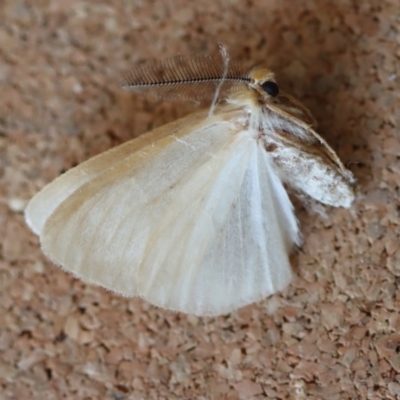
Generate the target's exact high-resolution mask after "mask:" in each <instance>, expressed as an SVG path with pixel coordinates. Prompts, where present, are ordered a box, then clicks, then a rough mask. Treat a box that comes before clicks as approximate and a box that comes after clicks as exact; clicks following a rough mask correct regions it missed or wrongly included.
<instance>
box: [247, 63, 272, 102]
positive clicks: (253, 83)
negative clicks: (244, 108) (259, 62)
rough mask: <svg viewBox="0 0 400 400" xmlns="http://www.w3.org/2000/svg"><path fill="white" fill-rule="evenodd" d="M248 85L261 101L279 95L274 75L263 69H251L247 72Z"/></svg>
mask: <svg viewBox="0 0 400 400" xmlns="http://www.w3.org/2000/svg"><path fill="white" fill-rule="evenodd" d="M249 77H250V84H249V86H250V87H251V88H252V89H254V90H255V91H256V92H257V93H258V94H259V95H261V98H262V99H263V100H268V99H270V98H271V97H277V96H278V95H279V86H278V85H277V84H276V82H275V75H274V73H273V72H272V71H271V70H269V69H268V68H265V67H253V68H252V69H251V70H250V72H249Z"/></svg>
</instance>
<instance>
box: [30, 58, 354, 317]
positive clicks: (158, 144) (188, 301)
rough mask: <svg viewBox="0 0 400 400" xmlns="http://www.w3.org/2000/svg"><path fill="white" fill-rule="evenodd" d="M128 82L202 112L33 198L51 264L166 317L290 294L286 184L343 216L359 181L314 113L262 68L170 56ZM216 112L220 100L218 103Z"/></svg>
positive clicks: (35, 226) (293, 228)
mask: <svg viewBox="0 0 400 400" xmlns="http://www.w3.org/2000/svg"><path fill="white" fill-rule="evenodd" d="M124 87H126V88H132V89H137V90H146V89H152V90H155V93H156V94H158V95H159V96H161V97H163V98H167V99H171V98H173V97H174V96H175V97H177V98H178V99H183V100H185V99H191V100H193V99H194V100H198V99H199V98H203V97H207V96H208V97H209V98H212V97H213V96H214V97H217V98H218V99H219V100H220V99H223V100H224V101H222V102H219V104H217V105H216V106H215V107H214V106H213V109H212V112H208V111H200V112H197V113H194V114H191V115H189V116H187V117H185V118H183V119H180V120H178V121H176V122H172V123H170V124H167V125H165V126H162V127H161V128H158V129H155V130H153V131H151V132H148V133H146V134H144V135H142V136H141V137H139V138H136V139H133V140H131V141H129V142H127V143H125V144H122V145H120V146H118V147H116V148H114V149H111V150H109V151H107V152H105V153H103V154H100V155H98V156H96V157H94V158H92V159H90V160H88V161H86V162H84V163H82V164H81V165H79V166H77V167H75V168H72V169H71V170H69V171H68V172H67V173H65V174H63V175H62V176H60V177H59V178H57V179H56V180H55V181H54V182H52V183H50V184H49V185H47V186H46V187H45V188H43V189H42V190H41V191H40V192H39V193H38V194H36V196H35V197H34V198H33V199H32V200H31V201H30V203H29V204H28V206H27V209H26V214H25V215H26V221H27V223H28V225H29V226H30V227H31V229H32V230H33V231H34V232H35V233H36V234H37V235H39V237H40V241H41V246H42V249H43V252H44V253H45V254H46V255H47V256H48V257H49V258H50V259H51V260H52V261H53V262H54V263H55V264H57V265H60V266H61V267H62V268H63V269H65V270H67V271H69V272H71V273H73V274H74V275H75V276H77V277H79V278H81V279H83V280H84V281H85V282H89V283H94V284H97V285H100V286H103V287H105V288H107V289H110V290H112V291H115V292H117V293H119V294H121V295H123V296H140V297H142V298H144V299H146V300H148V301H149V302H151V303H153V304H155V305H157V306H160V307H164V308H167V309H171V310H176V311H182V312H185V313H189V314H196V315H219V314H225V313H228V312H230V311H232V310H235V309H237V308H239V307H242V306H245V305H247V304H250V303H253V302H256V301H258V300H261V299H263V298H265V297H266V296H269V295H271V294H272V293H275V292H277V291H279V290H282V289H283V288H285V286H287V285H288V284H289V282H290V280H291V277H292V272H291V268H290V264H289V259H288V254H289V253H290V251H291V249H292V247H293V245H295V244H296V245H299V244H300V233H299V227H298V222H297V220H296V217H295V215H294V211H293V206H292V204H291V202H290V200H289V197H288V195H287V192H286V190H285V187H284V184H285V185H287V186H289V187H290V188H292V189H294V191H297V192H302V193H305V194H306V195H308V196H310V197H311V198H313V199H316V200H318V201H319V202H321V203H323V204H327V205H331V206H335V207H350V205H351V203H352V201H353V199H354V190H353V187H354V182H355V180H354V178H353V175H352V174H351V172H350V171H348V170H347V169H346V168H345V167H344V166H343V164H342V163H341V161H340V160H339V158H338V157H337V155H336V154H335V152H334V151H333V150H332V149H331V148H330V147H329V146H328V144H327V143H326V142H325V141H324V140H323V139H322V138H321V137H320V136H319V135H318V134H317V133H316V132H315V131H314V130H313V126H314V125H315V122H314V118H313V117H312V116H311V114H310V112H309V111H308V110H307V109H306V108H305V107H304V106H302V105H301V104H300V103H299V102H298V101H296V100H295V99H294V98H293V97H291V96H289V95H288V94H286V93H283V92H282V91H279V88H278V86H277V84H276V82H275V78H274V74H273V73H272V72H271V71H270V70H269V69H267V68H263V67H254V68H252V69H251V70H250V71H248V72H243V71H242V70H241V68H240V67H238V66H237V65H234V64H229V63H228V58H227V57H226V56H225V58H224V62H223V63H218V62H217V61H215V60H214V59H212V58H210V57H192V58H183V57H176V58H173V59H170V60H167V61H164V62H156V63H150V64H146V65H144V66H142V67H140V68H138V69H137V70H135V71H133V72H132V73H131V74H130V75H129V76H128V77H127V79H126V80H125V82H124ZM214 105H215V104H214Z"/></svg>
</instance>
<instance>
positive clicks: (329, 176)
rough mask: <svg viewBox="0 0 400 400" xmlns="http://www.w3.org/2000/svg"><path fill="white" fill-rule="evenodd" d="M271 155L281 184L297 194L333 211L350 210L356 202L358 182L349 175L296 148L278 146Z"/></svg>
mask: <svg viewBox="0 0 400 400" xmlns="http://www.w3.org/2000/svg"><path fill="white" fill-rule="evenodd" d="M269 154H270V155H271V156H272V159H273V162H274V164H275V166H276V167H277V170H278V171H279V174H280V176H281V178H282V180H283V181H284V182H285V183H287V184H288V185H289V186H290V187H292V188H294V189H295V190H298V191H301V192H303V193H306V194H307V195H309V196H310V197H312V198H313V199H315V200H317V201H319V202H321V203H323V204H327V205H330V206H334V207H346V208H349V207H350V206H351V204H352V202H353V201H354V197H355V196H354V184H355V179H354V177H353V174H352V173H351V172H350V171H348V170H341V169H339V168H336V167H335V166H334V165H332V164H330V163H327V162H326V160H325V159H324V158H323V157H322V156H319V155H316V154H315V153H307V152H304V151H301V150H299V149H297V148H296V147H287V146H276V148H275V149H274V151H272V152H270V153H269Z"/></svg>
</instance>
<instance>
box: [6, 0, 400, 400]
mask: <svg viewBox="0 0 400 400" xmlns="http://www.w3.org/2000/svg"><path fill="white" fill-rule="evenodd" d="M399 24H400V7H399V2H398V0H364V1H356V0H338V1H333V0H332V1H328V0H318V1H317V0H307V1H304V2H301V1H292V0H280V1H278V0H275V1H273V0H271V1H267V0H264V1H262V0H258V1H257V0H254V1H251V0H249V1H245V0H226V1H211V0H207V1H206V0H197V1H183V0H151V1H144V0H143V1H141V0H131V1H128V0H121V1H117V0H112V1H109V2H106V1H103V2H100V1H96V0H83V1H78V0H71V1H62V0H53V1H49V0H37V1H35V2H33V1H30V2H29V1H23V0H0V285H1V289H0V399H1V400H3V399H16V400H25V399H43V400H45V399H110V400H111V399H113V400H128V399H129V400H136V399H229V400H234V399H246V400H247V399H298V400H300V399H399V398H400V334H399V333H397V332H398V331H399V330H400V318H399V309H400V295H399V291H398V285H399V282H400V255H399V253H400V241H399V237H400V226H399V221H400V211H399V210H400V202H399V195H400V144H399V136H400V135H399V126H400V113H399V104H400V102H399V90H398V89H399V80H400V76H399V64H400V46H399V42H400V29H399V27H400V25H399ZM218 41H221V42H223V43H225V44H226V45H227V46H228V49H229V51H230V55H231V57H232V58H234V59H238V60H242V61H243V62H246V63H249V64H251V63H253V62H258V61H263V62H264V63H265V64H267V65H268V66H270V67H272V68H274V69H275V71H276V73H277V78H278V81H279V83H280V86H281V87H283V88H284V89H285V90H286V91H289V92H292V93H293V94H294V95H296V96H297V97H298V98H300V99H301V100H302V101H304V103H305V104H306V105H307V106H308V107H309V108H310V109H311V110H312V112H313V113H314V115H315V116H316V117H317V119H318V121H319V124H320V126H319V132H320V133H321V134H322V135H323V136H324V137H325V138H326V139H327V140H328V142H329V143H330V144H331V145H332V146H333V148H334V149H335V150H337V152H338V154H339V156H340V157H341V158H342V160H343V161H344V163H345V164H346V165H347V166H348V167H349V168H350V169H351V170H352V171H353V172H354V174H355V175H356V177H357V179H358V181H359V182H360V193H359V196H358V198H357V201H356V203H355V204H354V207H353V208H351V209H350V210H344V209H333V208H329V207H321V209H320V210H319V212H316V210H315V209H314V210H311V211H310V210H308V211H307V210H305V209H304V206H302V204H301V202H299V201H296V202H295V204H296V208H297V214H298V217H299V219H300V222H301V226H302V231H303V234H304V239H305V243H304V246H303V247H302V248H301V249H300V251H299V253H298V254H297V255H294V256H293V266H294V267H295V269H296V271H297V275H298V277H297V278H296V279H295V280H294V282H293V283H292V285H290V287H288V288H287V289H286V290H285V291H284V292H283V293H281V294H278V295H275V296H273V297H271V298H270V299H268V300H265V301H263V302H261V303H260V304H256V305H252V306H249V307H246V308H244V309H241V310H239V311H238V312H235V313H233V314H231V315H228V316H224V317H219V318H195V317H188V316H185V315H181V314H174V313H172V312H168V311H163V310H160V309H156V308H155V307H153V306H151V305H149V304H148V303H146V302H143V301H141V300H140V299H123V298H120V297H118V296H116V295H113V294H111V293H108V292H106V291H105V290H102V289H100V288H97V287H93V286H86V285H84V284H83V283H81V282H79V281H77V280H75V279H73V278H72V277H71V276H69V275H67V274H66V273H64V272H62V271H61V270H59V269H58V268H56V267H54V266H53V265H52V264H51V263H50V262H49V261H48V260H46V259H45V258H44V256H43V255H42V253H41V251H40V248H39V244H38V240H37V238H36V237H35V236H34V235H33V234H32V233H31V232H30V231H29V230H28V228H27V227H26V225H25V223H24V219H23V214H22V210H23V208H24V206H25V204H26V202H27V201H28V199H29V198H30V197H31V196H32V195H33V194H34V193H35V192H37V191H38V190H39V189H40V188H41V187H43V186H44V185H45V184H46V183H47V182H50V181H51V180H52V179H53V178H55V177H56V176H58V175H59V174H60V173H61V172H63V171H65V170H66V169H68V168H70V167H71V166H74V165H76V164H78V163H80V162H82V161H84V160H86V159H88V158H89V157H91V156H93V155H95V154H97V153H99V152H102V151H104V150H106V149H108V148H110V147H112V146H115V145H117V144H119V143H122V142H124V141H126V140H129V139H130V138H133V137H135V136H137V135H139V134H141V133H143V132H145V131H146V130H148V129H151V128H153V127H155V126H159V125H161V124H164V123H166V122H168V121H171V120H174V119H176V118H177V117H178V116H182V115H184V114H187V113H188V112H191V111H193V110H194V109H195V108H194V106H191V105H183V106H182V105H176V104H166V103H164V104H162V103H157V102H151V101H149V100H144V99H141V98H139V97H138V96H134V95H132V94H130V93H125V92H123V91H122V90H120V89H119V85H118V81H119V78H120V77H121V74H122V73H123V72H124V71H127V70H129V69H130V68H132V67H133V66H135V65H136V64H137V63H138V62H140V61H141V60H144V59H148V58H160V59H161V58H165V57H169V56H173V55H176V54H200V53H213V52H215V51H216V48H217V43H218Z"/></svg>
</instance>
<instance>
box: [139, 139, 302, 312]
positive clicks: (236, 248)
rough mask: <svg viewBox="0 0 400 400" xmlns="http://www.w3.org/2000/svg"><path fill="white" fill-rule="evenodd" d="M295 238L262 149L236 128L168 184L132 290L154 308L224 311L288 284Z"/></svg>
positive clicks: (289, 211)
mask: <svg viewBox="0 0 400 400" xmlns="http://www.w3.org/2000/svg"><path fill="white" fill-rule="evenodd" d="M299 242H300V238H299V231H298V224H297V220H296V218H295V216H294V214H293V207H292V204H291V203H290V200H289V198H288V196H287V193H286V191H285V189H284V187H283V186H282V183H281V181H280V180H279V178H278V177H277V175H276V174H275V173H274V171H273V169H272V167H271V164H270V160H269V158H268V155H267V153H266V152H265V150H264V149H263V148H261V147H260V146H259V145H258V143H257V142H256V141H255V140H254V139H253V138H252V137H251V136H250V134H248V133H247V132H243V133H242V134H240V135H239V136H238V137H236V138H235V140H234V141H233V142H232V143H230V144H229V145H228V146H226V147H225V148H223V149H221V151H220V152H219V153H217V154H215V157H214V158H213V159H210V160H209V161H208V162H207V163H206V164H204V165H202V166H201V167H200V168H198V169H196V170H193V171H192V173H191V174H190V180H188V181H187V182H184V183H183V184H182V185H180V186H179V187H178V188H177V189H176V190H175V193H174V201H173V202H172V203H171V207H169V209H168V212H167V213H165V214H164V215H163V217H162V218H161V220H160V221H159V223H158V224H157V226H156V227H155V228H154V229H153V230H152V232H151V235H150V236H149V241H148V244H147V247H146V250H145V252H144V253H143V259H142V261H141V263H140V266H139V268H138V274H137V279H138V290H139V293H140V295H141V296H142V297H144V298H145V299H147V300H149V301H150V302H152V303H154V304H156V305H159V306H160V307H165V308H169V309H173V310H177V311H183V312H186V313H190V314H196V315H219V314H225V313H228V312H230V311H232V310H234V309H236V308H239V307H242V306H244V305H247V304H250V303H253V302H255V301H258V300H260V299H262V298H264V297H266V296H268V295H270V294H272V293H275V292H276V291H279V290H281V289H283V288H284V287H285V286H287V285H288V283H289V282H290V280H291V277H292V273H291V268H290V264H289V260H288V254H289V252H290V250H291V248H292V246H293V244H294V243H297V244H299Z"/></svg>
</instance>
